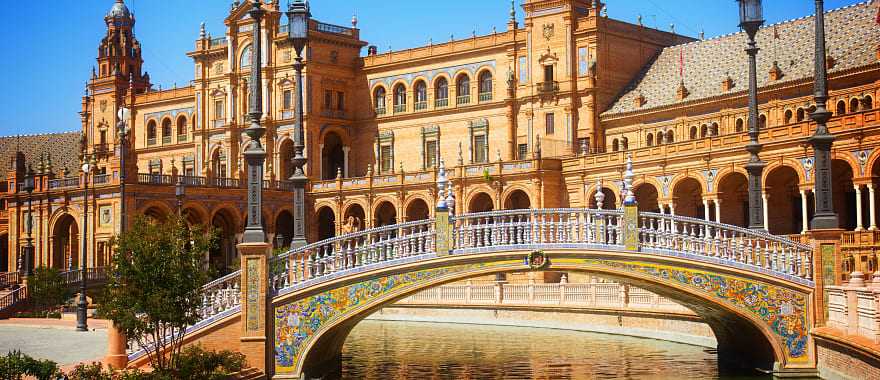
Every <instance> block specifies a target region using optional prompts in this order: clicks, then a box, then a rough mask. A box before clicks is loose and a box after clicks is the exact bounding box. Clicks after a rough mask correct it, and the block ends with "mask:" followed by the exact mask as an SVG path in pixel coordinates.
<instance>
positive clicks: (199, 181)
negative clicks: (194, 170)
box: [178, 175, 207, 187]
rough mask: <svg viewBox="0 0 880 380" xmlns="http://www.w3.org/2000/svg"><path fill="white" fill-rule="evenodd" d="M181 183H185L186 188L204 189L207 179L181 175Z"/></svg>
mask: <svg viewBox="0 0 880 380" xmlns="http://www.w3.org/2000/svg"><path fill="white" fill-rule="evenodd" d="M178 178H179V179H180V181H181V182H183V184H184V185H186V186H198V187H202V186H205V185H207V178H205V177H200V176H194V175H181V176H178Z"/></svg>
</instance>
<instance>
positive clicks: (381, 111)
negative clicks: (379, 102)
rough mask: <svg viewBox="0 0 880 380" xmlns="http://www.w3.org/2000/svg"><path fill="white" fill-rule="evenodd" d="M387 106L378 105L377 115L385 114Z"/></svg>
mask: <svg viewBox="0 0 880 380" xmlns="http://www.w3.org/2000/svg"><path fill="white" fill-rule="evenodd" d="M384 114H385V107H376V115H384Z"/></svg>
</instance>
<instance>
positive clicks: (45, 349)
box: [0, 316, 107, 367]
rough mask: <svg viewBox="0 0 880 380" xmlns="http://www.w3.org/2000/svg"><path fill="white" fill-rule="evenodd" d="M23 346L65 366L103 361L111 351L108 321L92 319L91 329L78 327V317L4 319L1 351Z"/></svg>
mask: <svg viewBox="0 0 880 380" xmlns="http://www.w3.org/2000/svg"><path fill="white" fill-rule="evenodd" d="M13 350H19V351H21V352H22V353H24V354H27V355H30V356H32V357H35V358H39V359H49V360H52V361H54V362H56V363H58V364H59V365H60V366H62V367H68V366H72V365H74V364H76V363H80V362H92V361H100V360H101V359H102V358H103V356H104V355H105V354H106V353H107V322H106V321H102V320H89V331H87V332H80V331H76V320H75V317H72V319H69V318H68V317H67V316H65V318H64V319H62V320H47V319H19V318H12V319H7V320H0V353H2V354H4V355H5V354H6V353H7V352H9V351H13Z"/></svg>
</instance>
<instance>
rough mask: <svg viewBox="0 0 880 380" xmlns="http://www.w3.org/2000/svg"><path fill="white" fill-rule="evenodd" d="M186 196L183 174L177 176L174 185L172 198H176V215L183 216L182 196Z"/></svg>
mask: <svg viewBox="0 0 880 380" xmlns="http://www.w3.org/2000/svg"><path fill="white" fill-rule="evenodd" d="M185 196H186V185H185V184H184V183H183V176H182V175H178V176H177V183H176V184H175V185H174V198H175V199H177V216H183V198H184V197H185Z"/></svg>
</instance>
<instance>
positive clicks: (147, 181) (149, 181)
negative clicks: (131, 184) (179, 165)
mask: <svg viewBox="0 0 880 380" xmlns="http://www.w3.org/2000/svg"><path fill="white" fill-rule="evenodd" d="M138 183H140V184H143V185H173V184H174V181H173V180H172V177H171V176H170V175H168V174H150V173H139V174H138Z"/></svg>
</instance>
